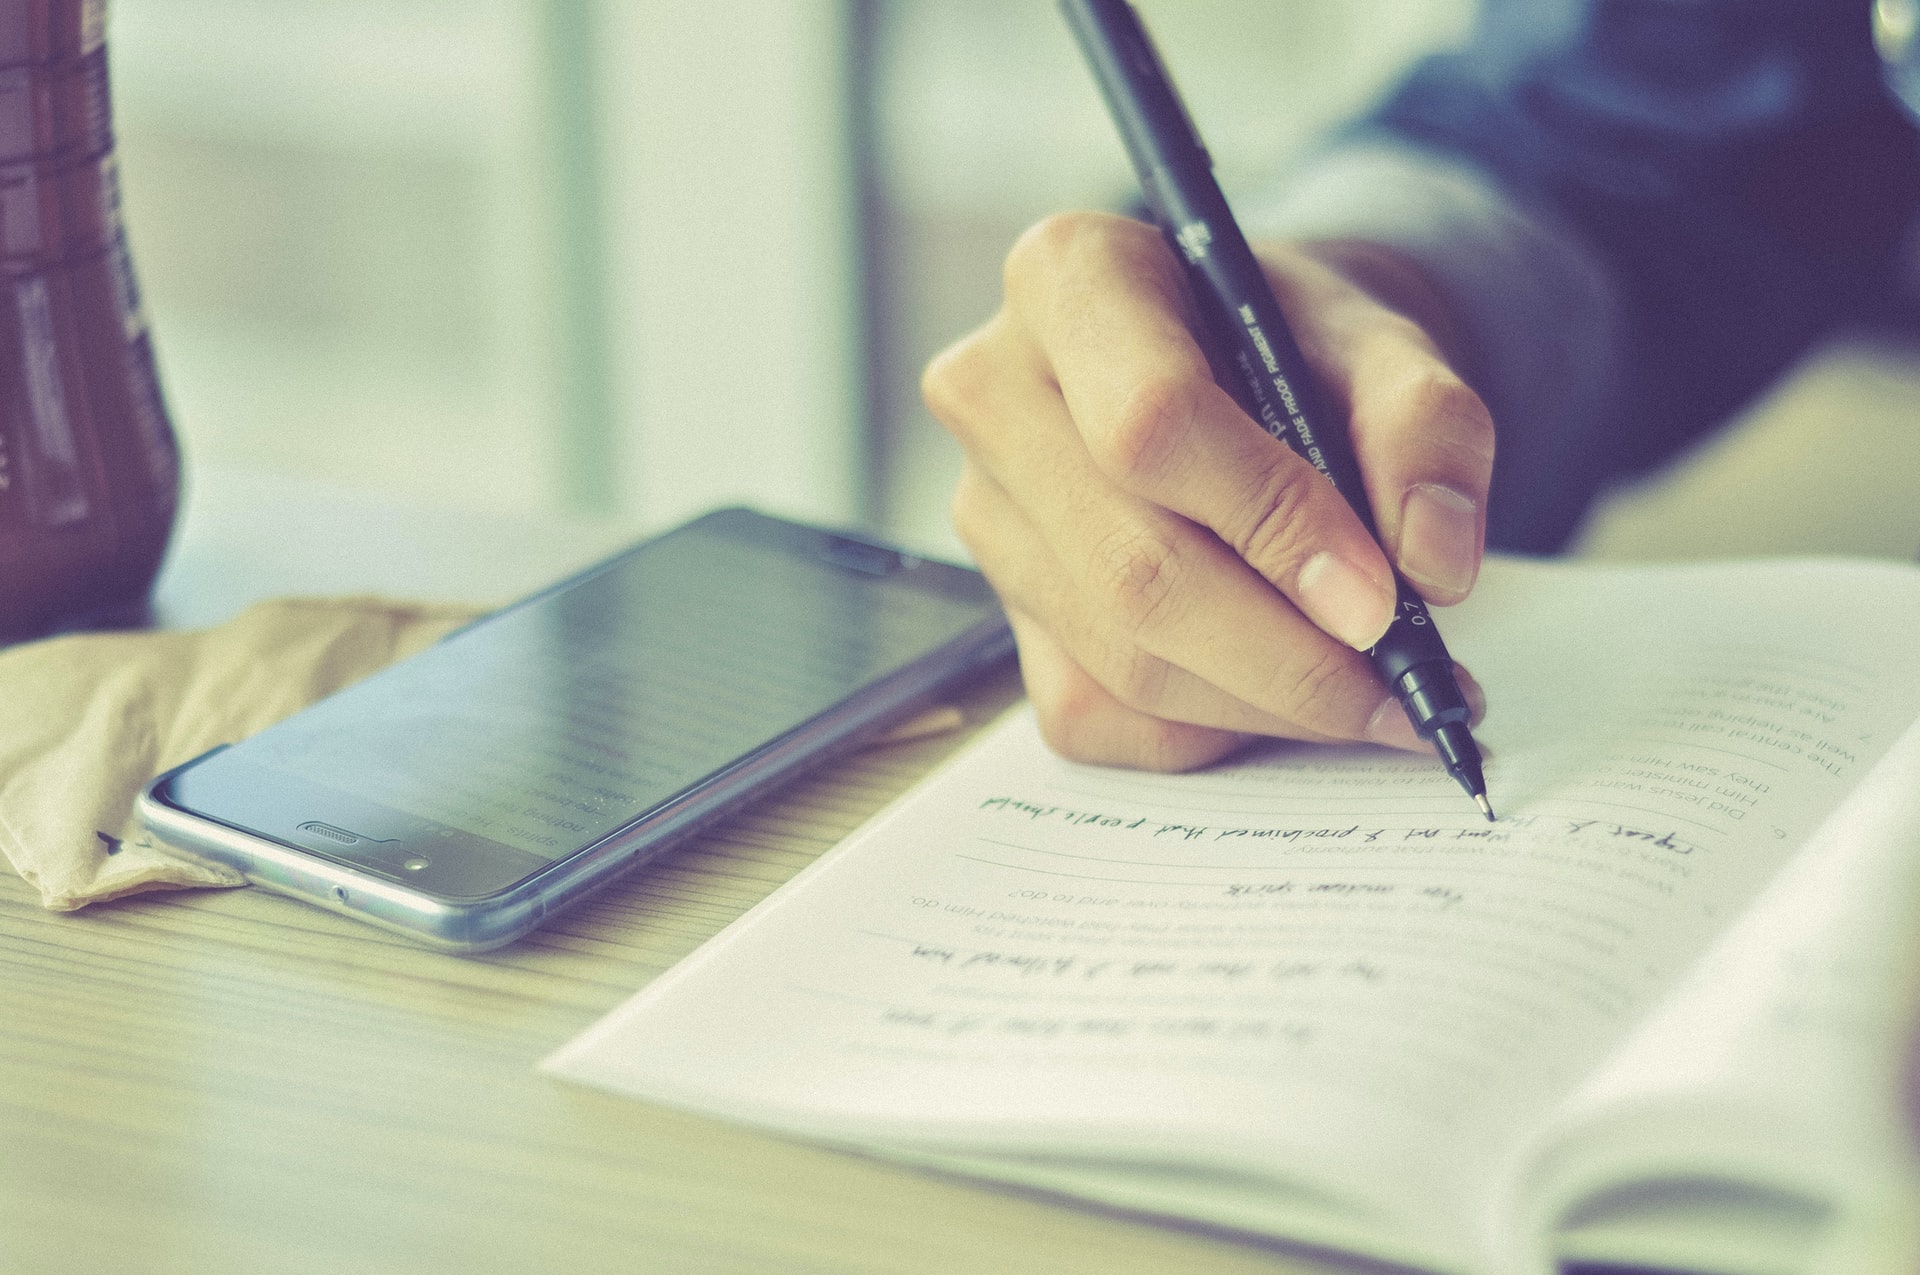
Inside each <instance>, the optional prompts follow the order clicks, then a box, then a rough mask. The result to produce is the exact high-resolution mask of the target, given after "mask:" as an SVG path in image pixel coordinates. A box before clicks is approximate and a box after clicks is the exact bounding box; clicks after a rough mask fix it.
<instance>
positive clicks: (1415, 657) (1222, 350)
mask: <svg viewBox="0 0 1920 1275" xmlns="http://www.w3.org/2000/svg"><path fill="white" fill-rule="evenodd" d="M1060 8H1061V12H1062V13H1063V14H1064V15H1065V16H1066V19H1067V23H1068V25H1069V26H1070V27H1071V28H1072V30H1073V33H1074V37H1075V38H1076V39H1077V40H1078V42H1079V44H1080V48H1081V51H1082V52H1083V53H1084V54H1085V55H1086V59H1087V64H1088V65H1089V66H1090V67H1091V68H1092V70H1093V76H1094V80H1095V81H1096V82H1097V83H1098V84H1099V86H1100V93H1101V96H1102V97H1104V98H1105V99H1106V103H1107V110H1108V113H1109V114H1111V115H1112V117H1113V120H1114V124H1115V126H1116V128H1117V129H1118V130H1119V133H1120V139H1121V141H1122V143H1123V144H1124V145H1125V146H1126V149H1127V155H1128V158H1130V159H1131V160H1132V161H1133V167H1134V172H1135V174H1136V176H1138V178H1139V180H1140V190H1141V194H1142V195H1143V196H1144V197H1145V199H1146V202H1147V207H1148V210H1149V211H1150V212H1151V213H1152V214H1153V217H1154V220H1155V221H1156V222H1158V223H1159V226H1160V230H1161V233H1162V234H1163V235H1165V236H1166V240H1167V244H1168V246H1169V247H1171V248H1172V249H1173V252H1174V255H1175V257H1176V258H1177V259H1178V260H1179V261H1180V264H1181V266H1182V268H1183V269H1184V271H1185V272H1186V278H1187V283H1188V285H1189V287H1191V288H1192V290H1193V293H1194V301H1195V303H1196V304H1195V308H1196V309H1197V310H1198V312H1199V314H1200V316H1201V320H1200V321H1201V323H1202V325H1203V326H1204V327H1205V328H1206V332H1205V336H1206V337H1207V338H1209V339H1207V340H1205V341H1203V342H1202V345H1203V347H1204V348H1205V349H1206V350H1207V354H1208V357H1209V359H1211V360H1212V361H1213V363H1214V373H1215V377H1216V379H1218V380H1219V381H1220V383H1221V386H1222V388H1224V389H1225V390H1226V391H1227V393H1228V394H1229V395H1231V396H1232V398H1233V400H1234V401H1235V402H1236V403H1238V404H1239V405H1240V409H1241V410H1242V411H1244V412H1245V413H1246V414H1247V415H1248V416H1250V417H1252V418H1253V419H1254V420H1255V421H1258V422H1259V423H1260V426H1261V428H1263V429H1265V430H1266V431H1267V432H1268V433H1269V434H1271V435H1273V437H1275V438H1277V439H1279V440H1280V441H1281V442H1283V443H1285V444H1286V445H1287V446H1288V447H1289V448H1290V449H1292V451H1293V452H1294V454H1295V455H1297V456H1299V457H1300V458H1301V459H1303V460H1305V461H1306V462H1307V463H1308V464H1310V465H1312V466H1313V467H1314V469H1315V470H1317V471H1319V473H1320V474H1321V475H1322V476H1324V477H1325V478H1326V479H1327V480H1328V481H1329V482H1331V483H1332V484H1333V486H1334V490H1336V491H1338V492H1339V493H1340V494H1341V495H1342V496H1343V497H1345V498H1346V502H1347V504H1348V505H1349V506H1350V507H1352V509H1353V512H1354V514H1355V515H1356V516H1357V517H1358V518H1359V519H1360V522H1361V524H1362V525H1363V526H1364V527H1366V529H1367V533H1368V534H1369V535H1371V536H1373V537H1374V538H1375V539H1376V540H1377V539H1378V538H1379V528H1378V527H1377V526H1376V525H1375V523H1374V519H1373V509H1372V507H1371V506H1370V505H1369V504H1368V502H1367V490H1366V484H1365V482H1364V481H1363V479H1362V478H1361V475H1360V463H1359V460H1358V459H1357V458H1356V457H1355V455H1354V452H1353V445H1352V443H1351V442H1349V441H1348V438H1347V431H1346V428H1345V422H1343V421H1339V420H1337V419H1336V417H1335V416H1334V415H1333V413H1332V412H1331V411H1330V409H1329V408H1328V406H1327V403H1326V396H1325V394H1324V393H1323V392H1322V391H1321V389H1320V385H1319V382H1318V379H1317V378H1316V377H1315V376H1314V375H1313V372H1312V369H1311V368H1310V367H1308V365H1307V360H1306V356H1305V355H1304V354H1303V353H1302V352H1301V350H1300V345H1299V342H1297V341H1296V340H1294V337H1293V332H1292V330H1291V329H1290V328H1289V327H1288V326H1287V321H1286V316H1285V315H1284V314H1282V313H1281V311H1280V303H1279V302H1278V301H1277V300H1276V299H1275V298H1274V295H1273V288H1272V285H1270V284H1269V283H1268V282H1267V276H1266V272H1265V271H1264V270H1263V269H1262V268H1261V266H1260V262H1259V259H1258V258H1256V257H1255V256H1254V255H1253V249H1252V247H1251V246H1250V245H1249V244H1248V243H1247V239H1246V236H1245V235H1243V234H1241V232H1240V226H1239V223H1237V222H1236V221H1235V220H1234V218H1233V211H1232V209H1231V208H1229V207H1228V206H1227V198H1226V196H1225V195H1224V194H1223V193H1222V192H1221V190H1220V184H1219V182H1217V181H1215V180H1214V176H1213V160H1212V158H1211V157H1210V156H1208V154H1207V150H1206V147H1205V146H1204V145H1203V144H1202V143H1201V141H1200V134H1199V131H1198V130H1197V129H1195V128H1194V126H1193V121H1192V119H1191V118H1190V117H1189V116H1188V114H1187V110H1186V106H1185V104H1184V103H1182V101H1181V100H1180V94H1179V92H1178V91H1177V90H1176V89H1175V88H1174V86H1173V81H1172V78H1171V77H1170V76H1169V75H1168V74H1167V71H1166V66H1165V64H1164V63H1163V62H1162V61H1161V59H1160V55H1159V52H1158V51H1157V50H1156V49H1155V48H1154V46H1153V41H1152V39H1151V37H1149V36H1148V34H1147V31H1146V28H1145V27H1144V26H1143V25H1142V24H1141V22H1140V18H1139V15H1138V14H1136V13H1135V12H1134V10H1133V7H1132V6H1131V5H1130V4H1128V3H1126V0H1061V5H1060ZM1223 364H1224V365H1223ZM1394 586H1395V605H1394V618H1393V622H1392V623H1391V624H1390V625H1388V626H1387V631H1386V633H1384V634H1383V635H1382V636H1381V638H1380V640H1379V642H1377V643H1375V644H1374V646H1373V648H1372V649H1371V650H1370V651H1369V652H1368V655H1369V656H1370V657H1371V658H1372V660H1373V664H1374V667H1375V669H1376V670H1378V672H1379V673H1380V676H1381V678H1382V680H1384V681H1385V682H1386V684H1387V685H1388V686H1389V687H1390V688H1392V690H1393V692H1394V694H1395V695H1396V696H1398V697H1399V699H1400V702H1401V703H1402V704H1403V705H1405V707H1406V709H1407V715H1408V717H1409V718H1411V719H1412V721H1413V724H1414V727H1415V729H1417V730H1418V731H1419V732H1420V734H1421V735H1422V736H1425V737H1431V736H1432V734H1433V732H1434V731H1435V730H1436V729H1438V728H1439V727H1440V726H1441V725H1444V724H1447V723H1451V722H1460V723H1464V722H1465V721H1466V720H1467V718H1468V716H1469V712H1468V709H1467V706H1466V701H1465V699H1464V698H1463V697H1462V696H1461V694H1460V691H1459V688H1458V686H1457V685H1455V683H1454V679H1453V660H1452V657H1451V656H1449V655H1448V654H1447V648H1446V645H1445V643H1443V642H1442V641H1441V640H1440V633H1439V631H1438V630H1437V629H1436V628H1435V627H1434V624H1433V617H1432V616H1431V615H1429V614H1428V612H1427V604H1426V603H1425V602H1423V601H1421V599H1420V596H1419V595H1418V594H1417V593H1415V592H1414V591H1413V590H1412V589H1411V588H1410V587H1409V586H1408V585H1407V583H1406V581H1404V580H1402V579H1400V578H1399V577H1398V576H1397V575H1396V576H1395V578H1394Z"/></svg>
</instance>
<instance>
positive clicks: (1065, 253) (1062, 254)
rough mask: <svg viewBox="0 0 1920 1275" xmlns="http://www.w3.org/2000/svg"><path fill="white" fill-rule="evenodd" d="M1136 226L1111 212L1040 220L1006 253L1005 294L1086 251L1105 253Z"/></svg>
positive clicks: (1066, 214)
mask: <svg viewBox="0 0 1920 1275" xmlns="http://www.w3.org/2000/svg"><path fill="white" fill-rule="evenodd" d="M1136 225H1138V223H1137V222H1132V221H1129V220H1128V219H1127V218H1125V217H1116V216H1114V215H1113V214H1112V213H1102V212H1089V211H1085V210H1072V211H1068V212H1057V213H1053V214H1051V215H1050V216H1047V217H1043V218H1041V219H1040V220H1039V221H1036V222H1035V223H1033V225H1031V226H1029V227H1027V229H1026V230H1025V231H1024V232H1022V233H1021V235H1020V237H1019V238H1018V239H1016V240H1014V241H1013V247H1012V248H1010V249H1008V250H1007V260H1006V271H1005V273H1006V283H1007V291H1008V292H1009V293H1012V292H1015V291H1017V290H1018V286H1019V284H1020V283H1021V281H1023V280H1025V279H1027V278H1030V277H1035V276H1040V275H1050V274H1052V273H1053V272H1054V271H1056V270H1058V269H1059V268H1060V267H1062V266H1064V265H1068V264H1070V263H1072V262H1075V261H1077V260H1081V259H1082V258H1083V255H1084V254H1086V253H1089V252H1094V253H1109V252H1113V251H1115V250H1116V248H1117V246H1118V245H1119V244H1121V243H1124V242H1126V240H1127V239H1128V238H1129V235H1130V231H1129V227H1132V226H1136Z"/></svg>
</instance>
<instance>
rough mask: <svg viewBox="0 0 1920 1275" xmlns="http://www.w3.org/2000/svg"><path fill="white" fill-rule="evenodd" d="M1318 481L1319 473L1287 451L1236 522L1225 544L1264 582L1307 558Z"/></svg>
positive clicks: (1255, 487)
mask: <svg viewBox="0 0 1920 1275" xmlns="http://www.w3.org/2000/svg"><path fill="white" fill-rule="evenodd" d="M1318 481H1320V475H1319V473H1318V472H1317V471H1315V470H1313V469H1311V468H1309V467H1308V466H1307V465H1305V464H1303V463H1301V464H1296V463H1294V460H1293V457H1292V454H1291V453H1288V454H1285V455H1276V456H1275V457H1274V459H1273V461H1272V462H1271V463H1270V464H1269V465H1268V466H1267V471H1266V472H1265V473H1264V474H1262V475H1260V477H1259V480H1258V481H1257V482H1255V483H1254V484H1253V488H1252V491H1251V494H1250V495H1249V496H1248V499H1247V501H1246V503H1245V505H1244V506H1243V508H1242V512H1241V515H1240V517H1239V518H1237V519H1236V520H1235V521H1234V523H1233V525H1232V531H1231V534H1230V535H1229V536H1228V537H1227V540H1228V543H1229V544H1231V545H1232V546H1233V549H1234V552H1236V553H1238V554H1239V555H1240V557H1241V558H1243V559H1244V560H1245V561H1247V562H1248V563H1251V564H1252V566H1253V568H1254V569H1255V570H1256V571H1259V572H1260V573H1261V574H1262V575H1264V576H1266V577H1267V578H1268V579H1275V578H1277V577H1279V576H1281V575H1284V574H1285V570H1284V568H1285V566H1286V565H1287V564H1288V563H1291V562H1292V561H1293V560H1294V559H1296V558H1299V557H1303V556H1304V555H1305V551H1306V547H1307V539H1308V535H1309V532H1310V528H1309V526H1308V519H1307V510H1308V507H1309V506H1310V504H1311V503H1312V500H1313V494H1314V489H1313V484H1314V483H1316V482H1318Z"/></svg>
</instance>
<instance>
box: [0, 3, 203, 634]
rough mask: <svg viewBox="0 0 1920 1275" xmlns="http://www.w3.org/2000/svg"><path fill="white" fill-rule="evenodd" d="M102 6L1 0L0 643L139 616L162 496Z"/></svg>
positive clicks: (167, 472) (161, 416) (155, 561)
mask: <svg viewBox="0 0 1920 1275" xmlns="http://www.w3.org/2000/svg"><path fill="white" fill-rule="evenodd" d="M103 8H104V6H103V2H102V0H0V641H6V640H14V639H18V638H23V637H32V636H36V635H39V634H43V633H47V632H52V631H55V630H59V629H66V628H77V627H87V626H93V625H112V624H125V623H131V622H135V621H137V620H138V619H139V618H140V617H141V616H142V615H143V614H144V612H145V609H146V602H147V597H148V594H149V592H150V590H151V588H152V586H153V579H154V576H155V575H156V574H157V573H158V571H159V568H160V561H161V558H162V557H163V555H164V554H165V552H166V546H167V538H168V535H169V533H170V532H171V530H172V528H173V521H174V512H175V507H176V504H177V499H178V488H179V451H178V448H177V446H176V444H175V441H174V435H173V429H172V427H171V425H170V424H169V422H168V419H167V412H166V405H165V403H164V402H163V401H162V399H161V393H160V382H159V377H158V374H157V372H156V370H155V367H154V360H153V347H152V345H151V343H150V341H149V339H148V335H147V325H146V317H145V315H144V313H143V312H142V310H141V304H140V293H139V290H138V287H137V286H136V284H135V282H134V277H133V266H132V262H131V259H130V258H129V256H128V252H127V238H126V230H125V227H124V225H123V224H122V221H121V215H120V193H119V183H118V177H117V172H116V168H115V163H114V155H113V121H112V112H111V110H110V106H109V99H108V92H107V51H106V44H105V38H104V32H103V22H104V12H103Z"/></svg>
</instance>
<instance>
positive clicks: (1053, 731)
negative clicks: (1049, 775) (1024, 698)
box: [1028, 679, 1106, 762]
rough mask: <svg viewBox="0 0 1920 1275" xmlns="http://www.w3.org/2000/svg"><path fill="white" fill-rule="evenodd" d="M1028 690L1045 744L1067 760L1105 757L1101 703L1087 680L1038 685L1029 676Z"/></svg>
mask: <svg viewBox="0 0 1920 1275" xmlns="http://www.w3.org/2000/svg"><path fill="white" fill-rule="evenodd" d="M1028 692H1029V694H1031V695H1032V696H1033V710H1034V715H1035V716H1036V717H1037V718H1038V719H1039V722H1040V735H1041V738H1043V739H1045V740H1046V741H1047V747H1049V748H1051V749H1052V750H1053V751H1054V752H1056V753H1058V754H1060V756H1062V757H1065V758H1066V759H1067V760H1069V761H1078V762H1100V761H1104V760H1106V748H1105V743H1106V741H1105V732H1104V730H1103V727H1102V719H1103V717H1104V716H1105V714H1104V713H1103V711H1102V710H1103V709H1104V707H1105V706H1104V705H1103V704H1101V703H1100V701H1099V692H1098V690H1097V689H1096V688H1095V687H1094V686H1093V685H1092V684H1091V683H1090V682H1086V681H1081V680H1078V679H1076V680H1074V681H1071V682H1062V683H1049V684H1047V685H1045V686H1044V687H1043V688H1040V687H1036V686H1035V685H1034V682H1033V681H1032V680H1029V682H1028Z"/></svg>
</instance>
